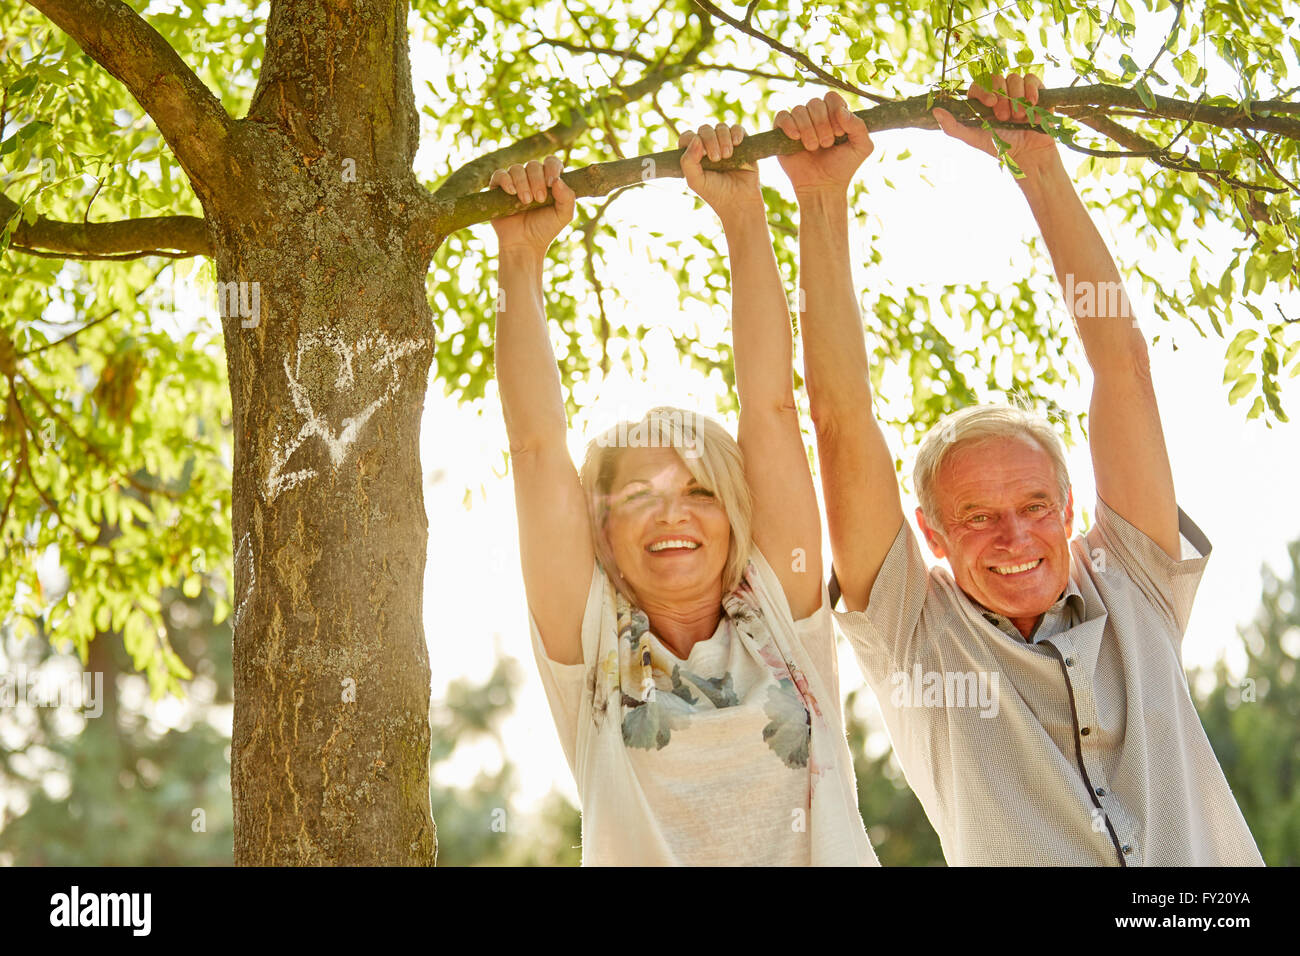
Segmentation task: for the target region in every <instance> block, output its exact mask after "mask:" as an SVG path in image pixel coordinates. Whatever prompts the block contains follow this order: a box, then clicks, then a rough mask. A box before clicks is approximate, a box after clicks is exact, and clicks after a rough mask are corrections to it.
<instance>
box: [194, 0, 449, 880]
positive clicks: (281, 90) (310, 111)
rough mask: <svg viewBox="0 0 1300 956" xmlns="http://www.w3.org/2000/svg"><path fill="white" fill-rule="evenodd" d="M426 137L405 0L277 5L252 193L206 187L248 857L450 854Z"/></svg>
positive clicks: (410, 858)
mask: <svg viewBox="0 0 1300 956" xmlns="http://www.w3.org/2000/svg"><path fill="white" fill-rule="evenodd" d="M417 129H418V125H417V119H416V114H415V108H414V102H413V97H412V94H411V81H410V65H409V62H408V58H407V30H406V4H405V3H399V2H386V3H376V2H370V3H366V2H356V3H351V4H349V3H344V2H331V3H324V4H322V3H320V2H319V0H309V2H308V0H294V2H278V3H273V5H272V8H271V14H270V19H269V21H268V25H267V42H266V59H265V62H264V64H263V70H262V74H261V77H260V80H259V84H258V90H257V93H256V94H255V96H254V100H253V105H252V108H251V110H250V113H249V116H248V117H247V118H246V119H244V120H241V121H238V122H237V123H235V124H234V125H233V126H232V129H231V133H230V136H229V137H228V140H227V144H228V146H229V166H228V169H229V179H228V182H229V184H230V187H231V188H227V189H215V190H212V191H211V192H210V194H209V195H208V196H206V197H205V207H206V212H207V216H208V222H209V223H210V227H211V230H212V245H213V249H214V251H215V259H216V264H217V277H218V282H219V283H221V285H220V286H219V300H220V302H221V305H222V316H223V318H222V323H223V330H224V336H225V345H226V357H227V361H228V365H229V377H230V390H231V397H232V401H233V412H234V430H235V436H234V448H235V451H234V455H235V460H234V476H233V489H232V494H233V500H232V511H233V522H234V545H235V595H234V603H235V611H234V634H235V637H234V642H235V643H234V693H235V719H234V739H233V746H232V759H231V790H232V794H233V798H234V821H235V862H236V863H237V864H258V865H286V864H288V865H295V864H303V865H358V864H361V865H364V864H402V865H420V864H425V865H427V864H432V863H433V862H434V857H435V854H436V846H437V844H436V837H435V832H434V824H433V819H432V816H431V813H430V806H429V769H428V767H429V763H428V762H429V723H428V708H429V684H430V672H429V661H428V655H427V651H426V647H425V638H424V627H423V621H422V616H421V608H422V603H423V578H424V563H425V549H426V547H427V540H428V522H427V520H426V518H425V513H424V501H423V491H422V487H423V486H422V480H421V469H420V459H419V437H420V421H421V415H422V412H423V406H424V393H425V389H426V387H427V382H428V373H429V367H430V363H431V360H432V357H433V324H432V316H431V313H430V311H429V307H428V302H427V298H426V292H425V275H426V272H427V268H428V263H429V258H430V255H431V251H432V250H431V249H430V248H428V244H427V241H426V240H424V239H422V238H420V234H419V230H417V229H414V228H413V227H412V216H413V214H414V211H415V210H416V209H418V207H419V197H420V195H421V187H420V186H419V184H418V182H417V181H416V180H415V178H414V176H413V174H412V171H411V162H412V159H413V157H414V154H415V149H416V145H417V142H416V140H417ZM199 194H200V196H204V191H203V190H199Z"/></svg>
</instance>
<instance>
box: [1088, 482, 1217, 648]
mask: <svg viewBox="0 0 1300 956" xmlns="http://www.w3.org/2000/svg"><path fill="white" fill-rule="evenodd" d="M1178 535H1179V545H1180V547H1181V548H1182V555H1181V558H1180V559H1179V560H1177V561H1175V560H1174V559H1173V558H1171V557H1170V556H1169V555H1168V554H1166V553H1165V551H1164V549H1163V548H1161V547H1160V545H1158V544H1156V543H1155V542H1154V541H1152V540H1151V539H1150V538H1148V537H1147V536H1146V535H1145V534H1143V533H1142V532H1141V531H1139V530H1138V529H1137V528H1135V527H1134V526H1133V525H1132V524H1130V523H1129V522H1128V521H1127V520H1125V519H1124V518H1123V517H1121V516H1120V514H1119V513H1118V512H1116V511H1114V510H1113V509H1112V508H1111V507H1110V506H1109V505H1107V504H1106V502H1104V501H1102V500H1101V498H1098V499H1097V522H1096V524H1095V525H1094V526H1093V528H1092V529H1091V530H1090V531H1089V533H1088V539H1089V544H1090V546H1091V548H1092V558H1093V565H1094V567H1097V566H1098V560H1099V559H1104V560H1110V561H1114V562H1115V563H1117V564H1118V565H1119V566H1120V568H1121V569H1122V570H1123V571H1124V573H1125V574H1126V575H1128V577H1129V578H1130V580H1132V581H1133V583H1134V585H1135V586H1136V587H1137V588H1138V590H1139V591H1141V592H1142V594H1143V596H1144V597H1145V598H1146V599H1147V600H1148V601H1149V602H1150V603H1151V604H1152V605H1153V606H1154V607H1155V608H1156V610H1158V611H1159V612H1160V614H1161V615H1162V616H1163V617H1164V618H1165V619H1166V620H1168V621H1169V622H1170V623H1171V624H1172V625H1173V626H1174V628H1175V629H1176V630H1177V632H1178V636H1179V637H1182V635H1183V633H1184V632H1185V631H1186V630H1187V622H1188V619H1189V618H1190V617H1191V614H1192V601H1193V599H1194V598H1195V597H1196V589H1197V587H1199V585H1200V583H1201V576H1202V575H1203V574H1204V573H1205V564H1206V562H1207V561H1208V560H1209V556H1210V548H1211V545H1210V541H1209V539H1208V538H1206V536H1205V534H1204V532H1202V531H1201V529H1200V528H1198V527H1197V526H1196V524H1195V523H1194V522H1193V521H1192V519H1191V518H1189V517H1187V515H1186V514H1185V513H1184V512H1183V509H1182V508H1179V509H1178Z"/></svg>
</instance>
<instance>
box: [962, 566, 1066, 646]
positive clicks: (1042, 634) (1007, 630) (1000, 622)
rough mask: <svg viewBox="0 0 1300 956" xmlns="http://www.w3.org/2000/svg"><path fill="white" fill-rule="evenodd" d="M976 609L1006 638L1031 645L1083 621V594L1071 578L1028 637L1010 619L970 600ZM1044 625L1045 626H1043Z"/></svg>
mask: <svg viewBox="0 0 1300 956" xmlns="http://www.w3.org/2000/svg"><path fill="white" fill-rule="evenodd" d="M971 603H972V604H974V605H975V607H976V609H977V610H978V611H979V612H980V615H981V616H982V617H983V618H984V620H986V621H988V622H989V623H990V624H992V625H993V626H994V627H996V628H997V629H998V630H1000V631H1001V632H1002V633H1003V634H1006V635H1007V636H1008V637H1014V638H1015V639H1016V640H1018V641H1025V642H1027V643H1030V644H1033V643H1036V642H1037V641H1039V640H1042V639H1044V638H1048V637H1052V636H1053V635H1055V634H1059V633H1060V632H1061V631H1064V630H1067V629H1069V628H1071V627H1073V626H1074V625H1075V624H1077V623H1079V622H1080V621H1082V620H1084V616H1085V615H1084V609H1085V604H1084V600H1083V592H1082V591H1080V590H1079V586H1078V585H1077V584H1075V583H1074V577H1073V576H1071V577H1070V578H1069V579H1068V580H1067V581H1066V583H1065V590H1064V591H1062V592H1061V594H1060V596H1059V597H1058V598H1057V599H1056V602H1055V603H1054V604H1053V605H1052V606H1051V607H1049V608H1048V609H1047V611H1046V612H1044V614H1043V616H1042V617H1041V618H1039V619H1038V624H1037V625H1036V626H1035V627H1034V629H1033V631H1031V632H1030V634H1029V636H1028V637H1025V636H1024V635H1023V634H1021V633H1020V629H1019V628H1017V627H1016V626H1015V625H1014V624H1012V623H1011V619H1010V618H1009V617H1007V616H1005V615H1003V614H999V613H998V612H997V611H990V610H989V609H988V608H986V607H984V605H982V604H980V603H979V602H978V601H975V600H971ZM1044 625H1046V626H1044Z"/></svg>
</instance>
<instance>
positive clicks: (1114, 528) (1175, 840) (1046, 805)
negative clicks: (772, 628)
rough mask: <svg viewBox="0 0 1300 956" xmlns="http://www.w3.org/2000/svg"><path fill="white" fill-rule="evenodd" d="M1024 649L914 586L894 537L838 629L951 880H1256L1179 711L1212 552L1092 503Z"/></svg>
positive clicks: (905, 544) (1001, 628)
mask: <svg viewBox="0 0 1300 956" xmlns="http://www.w3.org/2000/svg"><path fill="white" fill-rule="evenodd" d="M1096 514H1097V520H1096V523H1095V524H1094V525H1093V527H1092V528H1091V529H1089V531H1088V532H1087V533H1085V534H1083V535H1080V536H1079V537H1077V538H1075V539H1074V540H1073V541H1072V542H1071V544H1070V551H1071V562H1070V563H1071V569H1070V581H1069V585H1068V586H1067V588H1066V590H1065V592H1064V594H1062V596H1061V598H1060V599H1059V600H1058V601H1057V602H1056V604H1055V605H1053V607H1052V608H1051V609H1050V610H1049V611H1048V612H1047V614H1046V615H1045V616H1044V618H1043V620H1042V621H1041V622H1040V624H1039V625H1038V627H1037V629H1036V630H1035V631H1034V633H1033V634H1031V635H1030V637H1029V638H1028V639H1026V638H1023V637H1021V636H1020V633H1019V632H1018V631H1017V630H1016V629H1015V627H1014V625H1012V624H1011V622H1010V621H1009V620H1007V619H1006V618H1005V617H1002V616H1001V615H998V614H994V613H993V612H991V611H989V610H988V609H986V608H983V607H981V606H980V605H979V604H977V603H976V602H974V601H972V600H971V599H970V598H969V597H967V596H966V595H965V594H964V593H963V592H962V591H961V590H960V588H958V587H957V585H956V583H955V582H954V581H953V578H952V575H951V573H950V572H949V571H948V569H947V568H946V567H937V568H933V569H930V568H927V567H926V564H925V562H924V560H923V559H922V556H921V550H920V547H919V545H918V543H917V540H916V536H915V535H914V534H913V532H912V529H911V527H910V525H909V524H908V523H907V522H906V521H904V522H903V527H902V528H901V529H900V530H899V533H898V538H897V539H896V540H895V541H894V544H893V546H892V548H891V549H890V551H889V554H888V556H887V557H886V559H885V563H884V565H883V566H882V568H881V570H880V574H879V575H878V576H877V578H876V581H875V584H874V585H873V587H872V591H871V597H870V602H869V605H868V607H867V609H866V610H865V611H855V612H837V613H836V619H837V621H838V623H839V625H840V627H841V629H842V631H843V632H844V634H845V636H846V637H847V638H848V639H849V641H850V642H851V643H852V645H853V648H854V650H855V652H856V654H857V657H858V661H859V663H860V664H861V666H862V670H863V673H864V674H865V675H866V678H867V681H868V682H869V683H870V684H871V686H872V689H873V690H874V691H875V694H876V697H877V699H878V701H879V703H880V707H881V711H882V713H883V715H884V718H885V723H886V726H887V727H888V729H889V734H890V737H891V739H892V740H893V744H894V749H895V752H896V753H897V755H898V758H899V761H900V763H901V764H902V766H903V771H904V773H905V775H906V777H907V781H908V783H909V785H911V787H912V789H913V791H915V793H916V795H917V797H918V798H919V799H920V801H921V804H922V806H923V807H924V808H925V811H926V814H927V815H928V816H929V818H930V822H931V824H933V826H934V828H935V830H936V831H938V834H939V839H940V841H941V843H942V845H943V850H944V856H945V858H946V859H947V860H948V862H949V863H950V864H954V865H970V864H975V865H998V864H1013V865H1040V864H1057V865H1080V866H1087V865H1112V866H1246V865H1256V866H1258V865H1262V864H1263V860H1262V859H1261V858H1260V855H1259V850H1258V849H1257V848H1256V846H1255V841H1254V838H1253V837H1252V836H1251V834H1250V830H1249V828H1248V827H1247V826H1246V821H1245V819H1244V818H1243V817H1242V815H1241V811H1240V809H1239V808H1238V807H1237V803H1236V801H1235V799H1234V798H1233V796H1232V792H1231V790H1230V789H1229V787H1228V783H1227V780H1226V779H1225V778H1224V776H1223V771H1222V770H1221V769H1220V768H1219V763H1218V760H1217V759H1216V758H1215V756H1214V752H1213V751H1212V750H1211V748H1210V743H1209V740H1208V739H1207V738H1206V736H1205V731H1204V729H1203V728H1202V726H1201V722H1200V718H1199V716H1198V715H1197V713H1196V708H1195V707H1194V706H1193V704H1192V700H1191V696H1190V694H1189V693H1188V689H1187V681H1186V678H1185V676H1184V674H1183V668H1182V637H1183V633H1184V631H1185V630H1186V627H1187V620H1188V617H1189V615H1190V613H1191V606H1192V600H1193V598H1194V596H1195V594H1196V588H1197V585H1198V584H1199V582H1200V578H1201V575H1202V573H1203V571H1204V567H1205V561H1206V558H1207V557H1208V555H1209V552H1210V544H1209V542H1208V541H1207V540H1206V538H1205V536H1204V535H1203V534H1202V533H1201V530H1200V529H1199V528H1197V527H1196V525H1195V524H1193V523H1192V522H1191V520H1190V519H1189V518H1188V517H1187V516H1186V515H1185V514H1184V513H1183V512H1182V511H1181V509H1180V510H1179V530H1180V532H1181V543H1182V547H1183V557H1182V560H1178V561H1175V560H1174V559H1172V558H1170V557H1169V556H1168V555H1167V554H1165V552H1164V551H1163V550H1161V548H1160V547H1159V546H1158V545H1157V544H1156V543H1155V542H1154V541H1152V540H1151V539H1150V538H1148V537H1146V535H1144V534H1142V533H1141V532H1140V531H1138V530H1137V529H1136V528H1135V527H1133V526H1132V525H1131V524H1129V523H1128V522H1127V521H1125V520H1124V519H1123V518H1122V517H1120V516H1119V515H1118V514H1116V513H1115V512H1114V511H1112V510H1111V509H1110V508H1109V507H1108V506H1107V505H1106V504H1105V502H1102V501H1100V500H1098V502H1097V511H1096Z"/></svg>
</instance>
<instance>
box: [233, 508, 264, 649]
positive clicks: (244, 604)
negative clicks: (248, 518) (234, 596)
mask: <svg viewBox="0 0 1300 956" xmlns="http://www.w3.org/2000/svg"><path fill="white" fill-rule="evenodd" d="M241 554H243V555H247V557H248V574H247V575H246V577H247V579H248V587H246V588H244V593H243V596H241V597H240V599H239V603H238V604H236V605H235V614H234V617H232V618H231V620H230V627H231V630H235V629H237V628H238V627H239V622H240V620H242V619H243V617H244V611H245V610H247V608H248V602H249V601H250V600H251V599H252V597H253V589H254V587H255V585H256V584H257V571H256V570H255V569H254V566H253V539H252V536H251V535H250V534H249V533H248V532H247V531H245V532H244V536H243V537H242V538H240V539H239V547H237V548H236V549H235V567H234V571H235V574H234V577H235V579H236V581H238V578H239V556H240V555H241Z"/></svg>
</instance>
